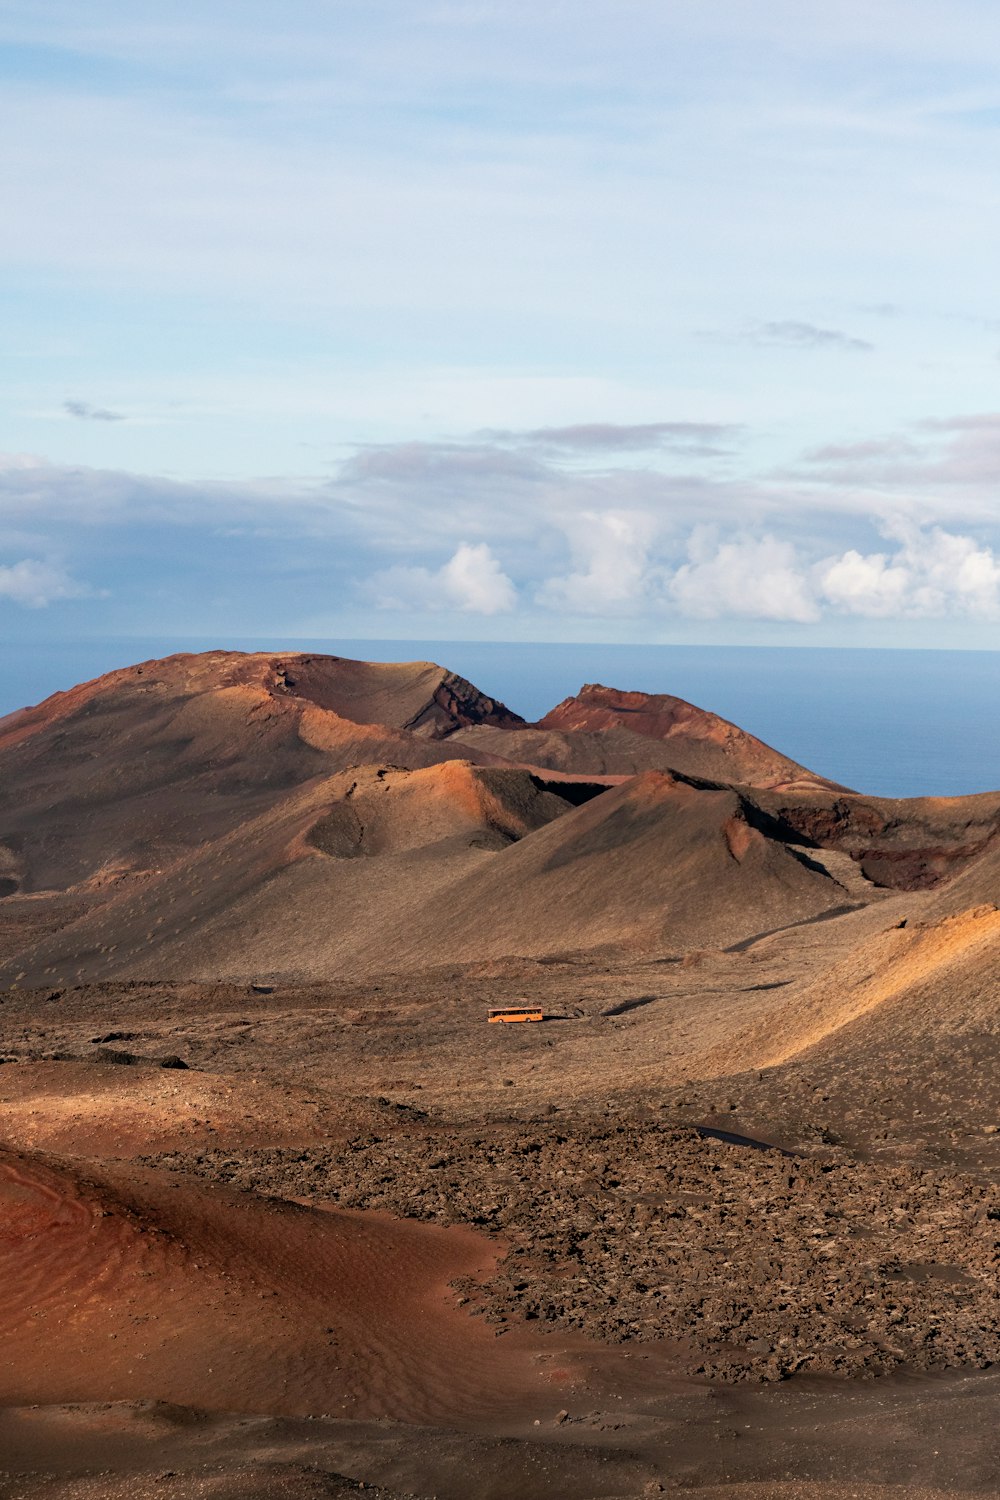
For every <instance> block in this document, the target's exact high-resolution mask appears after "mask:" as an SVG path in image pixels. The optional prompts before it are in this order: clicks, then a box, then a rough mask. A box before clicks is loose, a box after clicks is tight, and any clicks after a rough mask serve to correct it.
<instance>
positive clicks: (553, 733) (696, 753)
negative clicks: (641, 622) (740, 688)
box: [455, 683, 844, 791]
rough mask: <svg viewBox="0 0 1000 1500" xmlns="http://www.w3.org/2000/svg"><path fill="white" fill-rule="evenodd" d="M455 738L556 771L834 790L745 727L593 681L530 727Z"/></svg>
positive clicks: (488, 729) (490, 727)
mask: <svg viewBox="0 0 1000 1500" xmlns="http://www.w3.org/2000/svg"><path fill="white" fill-rule="evenodd" d="M455 738H456V739H459V740H461V741H462V743H463V744H466V745H469V746H470V747H472V748H475V749H478V750H481V751H489V752H490V753H492V754H494V755H504V756H506V757H507V758H509V759H521V760H524V761H531V762H532V763H533V764H535V765H539V766H551V767H553V768H558V769H561V770H567V769H570V768H573V769H575V770H577V771H581V772H591V773H610V774H615V773H618V774H622V773H624V774H634V773H635V772H637V771H645V770H673V771H680V772H682V773H683V774H684V775H685V776H699V777H705V778H708V779H710V780H713V781H727V782H739V783H741V784H743V785H747V786H761V787H777V786H783V787H789V788H790V787H796V788H802V789H807V788H823V789H825V790H827V791H829V790H831V789H832V788H834V787H835V783H833V782H830V781H827V780H825V779H824V778H823V777H821V776H816V775H815V774H814V773H813V772H812V771H808V770H806V768H805V767H804V766H800V765H799V764H798V762H797V761H794V760H790V759H789V758H788V756H786V755H781V754H780V753H779V752H778V751H777V750H773V749H772V748H771V747H770V745H765V744H764V742H763V741H762V740H759V739H757V738H756V737H755V736H754V735H752V734H748V733H747V732H746V730H744V729H740V728H738V727H737V725H735V724H731V723H729V721H728V720H727V719H723V718H720V717H719V715H718V714H713V713H709V712H708V711H706V710H705V709H702V708H696V707H695V706H694V704H692V703H687V702H685V700H684V699H683V698H674V697H672V696H671V695H670V694H667V693H629V692H620V691H619V690H618V689H616V688H607V687H601V686H600V685H598V684H595V683H590V684H588V685H587V686H585V687H583V688H582V689H581V690H580V692H579V694H577V696H576V697H573V698H566V699H564V701H563V702H562V703H560V704H558V706H557V707H556V708H554V709H552V710H551V712H549V713H547V714H546V715H545V717H544V718H542V719H540V720H539V721H538V723H537V724H530V725H525V726H523V727H520V728H517V729H516V730H514V731H513V732H512V731H510V730H509V729H507V728H506V727H502V726H497V725H496V724H495V723H494V722H493V721H483V722H481V723H480V724H479V725H477V726H474V727H471V728H469V729H460V730H458V731H456V733H455ZM837 790H840V791H843V790H844V789H843V788H842V787H841V788H837Z"/></svg>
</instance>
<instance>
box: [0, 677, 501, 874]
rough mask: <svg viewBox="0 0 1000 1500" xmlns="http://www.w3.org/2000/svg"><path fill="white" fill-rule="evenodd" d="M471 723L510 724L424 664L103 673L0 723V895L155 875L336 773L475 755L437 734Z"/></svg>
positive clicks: (459, 683) (466, 688)
mask: <svg viewBox="0 0 1000 1500" xmlns="http://www.w3.org/2000/svg"><path fill="white" fill-rule="evenodd" d="M480 722H482V723H491V724H496V725H506V724H511V723H516V722H517V720H516V716H515V715H512V714H511V713H509V711H508V710H506V709H504V708H503V706H502V705H498V704H497V703H495V702H494V700H493V699H490V698H486V697H484V696H483V695H481V694H479V693H478V692H477V691H476V689H475V688H473V687H471V686H470V684H468V683H466V682H465V681H464V680H463V679H462V678H459V677H456V676H455V674H454V673H450V672H446V671H445V670H444V669H443V668H441V667H434V666H432V665H430V664H429V663H425V662H412V663H404V664H398V665H391V666H382V665H380V664H377V663H376V664H372V663H365V662H349V661H345V660H343V659H341V658H339V657H317V656H285V657H280V658H279V657H274V656H266V655H256V656H245V655H242V654H241V653H238V652H208V653H205V654H204V655H200V656H174V657H170V658H168V659H167V660H166V661H160V662H145V663H143V664H142V665H140V666H137V667H129V668H127V669H125V670H123V671H120V672H111V673H109V674H108V675H107V676H105V677H101V678H98V679H97V680H96V681H94V682H89V683H84V684H83V685H82V686H81V687H78V688H74V689H73V690H72V691H71V692H68V693H58V694H56V695H55V696H54V697H53V698H50V699H48V700H46V702H45V703H42V704H40V705H39V706H38V707H37V708H33V709H24V710H22V711H21V712H19V713H16V714H12V715H10V716H9V717H8V718H6V719H4V720H2V721H0V881H2V882H3V885H2V886H0V895H3V894H6V893H9V891H10V890H11V889H12V888H14V887H17V888H19V889H21V890H22V891H37V890H42V889H65V888H66V887H68V886H73V885H77V884H79V883H80V882H81V881H87V880H95V879H96V880H97V881H98V882H99V883H100V884H101V885H106V884H107V883H108V882H109V881H114V880H116V879H118V878H119V877H121V876H123V875H129V874H134V873H137V872H145V871H150V870H153V871H156V870H159V869H161V868H163V867H164V866H166V865H168V864H169V863H171V862H172V861H173V860H174V859H176V858H178V857H180V856H182V855H185V854H187V853H188V852H190V851H191V850H193V849H195V848H197V847H199V846H201V845H202V844H204V843H206V842H209V841H211V840H214V839H217V838H219V837H221V836H223V835H224V834H226V833H227V832H229V831H231V830H232V829H234V828H236V827H238V826H239V825H240V824H241V823H242V822H244V821H246V820H247V819H248V818H252V817H254V816H255V815H256V814H258V813H260V812H261V811H262V810H264V809H266V808H269V807H273V806H276V805H277V804H278V803H279V802H280V801H281V800H282V798H284V797H285V796H286V795H287V793H288V791H289V790H290V789H291V788H293V787H295V786H298V785H300V784H302V783H303V782H305V781H308V780H309V779H311V778H313V777H316V776H322V775H329V774H330V773H331V772H332V771H336V770H339V769H341V768H343V767H346V766H350V765H355V764H360V763H371V762H386V761H388V762H391V763H393V764H396V765H401V766H424V765H430V764H433V763H435V762H437V761H442V760H450V759H458V758H463V759H466V760H468V759H470V758H472V759H478V758H480V757H478V756H476V755H475V754H471V755H470V752H469V750H468V749H466V748H464V747H461V746H457V745H456V746H451V745H448V744H442V743H440V740H439V736H440V735H442V734H446V733H448V732H450V731H452V730H454V729H456V728H459V727H461V726H463V725H468V724H472V723H480ZM482 758H483V759H486V760H487V761H488V760H489V759H491V757H489V756H488V755H485V756H483V757H482Z"/></svg>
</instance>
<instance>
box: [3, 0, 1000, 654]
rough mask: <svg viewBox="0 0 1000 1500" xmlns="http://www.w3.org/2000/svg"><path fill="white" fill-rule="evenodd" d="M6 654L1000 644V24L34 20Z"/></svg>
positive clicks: (676, 9) (322, 0)
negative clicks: (278, 645) (260, 640)
mask: <svg viewBox="0 0 1000 1500" xmlns="http://www.w3.org/2000/svg"><path fill="white" fill-rule="evenodd" d="M0 139H2V141H3V147H2V150H0V205H2V212H0V639H3V640H7V641H12V640H13V641H17V640H25V641H28V640H43V639H52V640H55V639H59V638H70V637H72V638H82V637H89V636H94V637H97V636H106V635H115V636H126V637H128V636H143V637H149V636H152V635H156V634H158V633H168V634H172V635H185V634H190V635H198V636H201V637H209V638H215V637H218V639H219V641H220V644H221V643H224V641H225V639H226V638H227V637H233V636H236V635H239V636H254V637H268V636H272V637H274V638H275V639H282V638H291V637H296V636H303V637H309V638H325V637H344V636H347V637H365V638H376V639H378V638H381V639H392V640H397V639H407V638H414V639H427V638H433V639H435V640H448V639H453V640H484V641H488V640H498V641H503V640H510V641H528V640H536V641H547V640H550V641H604V642H616V641H618V642H644V641H650V642H654V641H655V642H661V641H662V642H670V641H677V642H705V643H720V644H726V643H729V644H752V643H755V644H779V645H780V644H787V645H811V644H812V645H867V646H923V647H926V646H952V647H963V648H969V647H971V648H991V649H992V648H995V647H997V646H1000V636H998V622H1000V296H998V279H997V272H996V263H997V254H998V246H1000V7H997V6H996V5H995V4H992V3H990V0H952V3H951V4H950V5H949V6H948V7H947V8H945V7H943V6H942V5H941V4H940V0H881V3H880V4H879V5H877V6H873V5H871V3H870V0H866V3H860V0H859V3H855V0H826V3H824V4H820V3H818V0H816V3H808V0H807V3H805V4H804V3H803V0H754V3H753V4H752V5H749V4H747V3H746V0H573V3H568V0H547V3H546V4H544V5H539V4H538V3H537V0H533V3H524V0H501V3H490V0H437V3H433V0H285V3H284V4H282V5H280V6H278V5H275V4H273V3H272V0H266V3H265V0H212V3H211V4H208V5H206V4H204V0H201V3H198V4H194V3H190V0H171V3H170V4H169V5H164V4H163V3H162V0H157V3H156V4H153V3H149V0H88V3H87V4H86V5H81V4H80V3H79V0H30V3H29V0H0Z"/></svg>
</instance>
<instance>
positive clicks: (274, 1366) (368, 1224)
mask: <svg viewBox="0 0 1000 1500" xmlns="http://www.w3.org/2000/svg"><path fill="white" fill-rule="evenodd" d="M0 1224H2V1228H0V1284H2V1286H3V1298H2V1301H0V1338H2V1341H3V1349H4V1360H3V1365H2V1368H0V1405H12V1404H24V1403H27V1402H41V1403H47V1404H51V1403H60V1402H67V1401H118V1400H125V1399H129V1400H131V1399H135V1398H136V1397H137V1396H138V1397H140V1398H145V1399H154V1400H161V1401H171V1402H178V1403H185V1404H189V1405H196V1406H199V1407H202V1408H204V1409H207V1410H210V1411H233V1410H239V1411H245V1412H254V1411H257V1412H270V1413H276V1414H285V1415H292V1414H298V1415H307V1414H316V1415H320V1414H323V1413H335V1414H336V1415H338V1416H349V1417H355V1418H357V1417H366V1418H374V1417H392V1418H395V1419H397V1420H402V1421H410V1422H414V1421H422V1422H426V1421H431V1420H443V1419H446V1418H447V1419H449V1420H451V1421H462V1420H469V1419H473V1418H475V1417H476V1416H479V1417H480V1418H481V1417H483V1416H484V1415H486V1414H487V1413H489V1414H491V1416H492V1417H494V1418H495V1417H497V1416H498V1415H499V1414H500V1413H503V1412H505V1411H506V1412H507V1413H508V1414H512V1413H515V1412H517V1411H519V1410H522V1409H523V1408H524V1403H525V1400H526V1398H527V1399H529V1400H530V1398H531V1395H532V1394H534V1395H535V1397H536V1399H537V1396H538V1393H539V1390H540V1382H539V1377H538V1375H537V1365H536V1363H535V1362H534V1360H533V1358H532V1355H531V1353H530V1351H529V1350H528V1349H526V1348H524V1347H515V1346H514V1344H511V1343H505V1344H504V1345H503V1346H500V1347H498V1346H497V1343H496V1339H495V1337H494V1336H493V1333H492V1330H490V1329H489V1328H488V1327H487V1326H485V1325H484V1324H483V1323H482V1322H481V1321H480V1320H475V1319H472V1318H470V1317H469V1316H468V1313H467V1312H466V1311H463V1310H462V1309H461V1308H460V1307H459V1306H458V1305H457V1299H456V1296H455V1294H454V1293H452V1292H450V1291H449V1289H448V1283H449V1281H451V1280H453V1279H454V1278H455V1277H458V1276H468V1275H475V1274H481V1273H483V1272H485V1271H488V1270H489V1268H490V1267H491V1266H492V1265H493V1263H494V1262H495V1260H496V1258H497V1253H498V1252H497V1247H496V1246H494V1245H490V1244H489V1243H488V1242H487V1241H485V1240H484V1239H482V1238H481V1237H480V1236H478V1235H476V1234H474V1233H473V1232H471V1231H469V1230H466V1229H457V1230H444V1229H436V1228H433V1227H429V1226H424V1225H416V1224H409V1223H405V1222H397V1221H393V1220H389V1219H387V1218H384V1217H382V1216H379V1215H371V1214H367V1215H361V1214H350V1213H342V1212H330V1213H327V1212H323V1211H320V1210H316V1209H307V1208H299V1207H296V1206H295V1205H294V1204H290V1203H279V1202H273V1201H271V1202H268V1201H261V1200H255V1199H252V1198H248V1197H245V1196H241V1195H235V1194H229V1193H226V1192H221V1193H220V1192H219V1191H213V1192H207V1191H204V1190H202V1189H199V1188H196V1187H192V1186H191V1185H189V1184H188V1183H186V1182H185V1181H184V1180H183V1179H182V1178H175V1179H172V1178H170V1177H169V1176H168V1175H166V1174H163V1173H160V1174H157V1173H146V1174H138V1173H136V1172H134V1171H132V1172H128V1171H126V1170H125V1169H121V1170H119V1171H118V1172H117V1173H115V1172H113V1171H112V1170H111V1169H110V1168H107V1167H106V1168H104V1169H103V1170H100V1171H91V1170H89V1169H88V1170H87V1172H86V1174H85V1175H81V1173H80V1171H79V1169H71V1168H69V1167H68V1166H67V1165H65V1164H60V1163H59V1162H58V1161H56V1160H55V1159H47V1160H44V1159H40V1158H37V1157H36V1158H32V1157H26V1156H17V1155H13V1156H12V1155H8V1156H4V1157H0ZM548 1392H549V1400H550V1401H551V1399H552V1387H551V1384H549V1386H548Z"/></svg>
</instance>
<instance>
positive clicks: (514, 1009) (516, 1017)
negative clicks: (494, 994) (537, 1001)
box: [487, 1001, 543, 1023]
mask: <svg viewBox="0 0 1000 1500" xmlns="http://www.w3.org/2000/svg"><path fill="white" fill-rule="evenodd" d="M487 1019H488V1020H489V1021H490V1022H491V1023H492V1022H494V1021H503V1022H506V1021H541V1020H542V1019H543V1015H542V1007H541V1006H540V1005H529V1004H528V1002H527V1001H525V1002H524V1004H523V1005H496V1006H494V1007H493V1008H492V1009H491V1010H490V1011H489V1013H488V1017H487Z"/></svg>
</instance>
